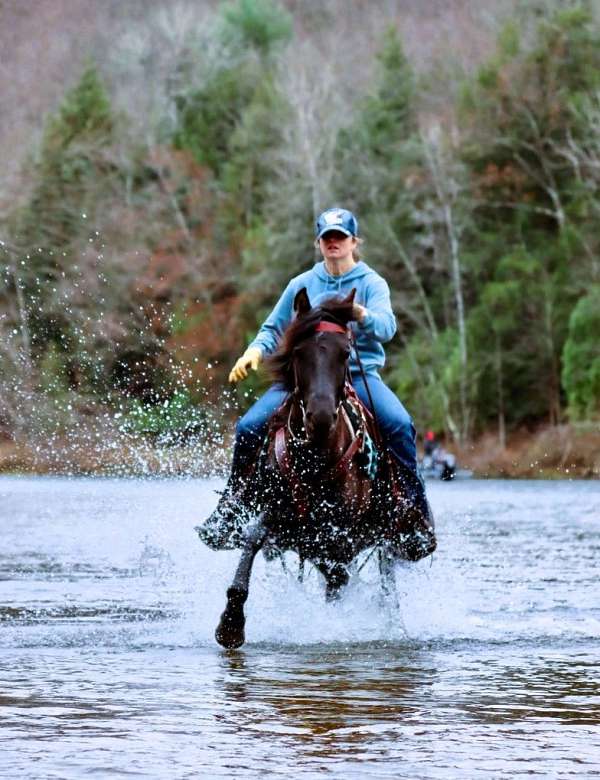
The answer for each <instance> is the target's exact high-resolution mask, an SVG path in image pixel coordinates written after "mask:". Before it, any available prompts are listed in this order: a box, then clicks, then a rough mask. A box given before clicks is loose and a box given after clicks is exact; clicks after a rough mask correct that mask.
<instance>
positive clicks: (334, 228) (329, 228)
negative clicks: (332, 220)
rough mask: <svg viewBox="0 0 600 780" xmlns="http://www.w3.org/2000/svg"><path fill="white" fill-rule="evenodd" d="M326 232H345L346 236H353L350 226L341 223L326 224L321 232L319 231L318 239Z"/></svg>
mask: <svg viewBox="0 0 600 780" xmlns="http://www.w3.org/2000/svg"><path fill="white" fill-rule="evenodd" d="M325 233H343V234H344V235H345V236H351V235H352V233H351V232H350V231H349V230H348V228H345V227H342V226H341V225H326V226H325V227H324V228H323V229H322V230H321V231H320V232H319V233H317V239H319V238H323V236H324V235H325Z"/></svg>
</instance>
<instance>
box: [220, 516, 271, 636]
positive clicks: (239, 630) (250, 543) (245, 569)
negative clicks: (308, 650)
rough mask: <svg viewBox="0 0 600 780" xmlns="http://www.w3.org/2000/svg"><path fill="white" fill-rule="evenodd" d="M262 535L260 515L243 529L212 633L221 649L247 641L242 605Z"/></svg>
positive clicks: (263, 533)
mask: <svg viewBox="0 0 600 780" xmlns="http://www.w3.org/2000/svg"><path fill="white" fill-rule="evenodd" d="M265 536H266V528H265V526H264V523H263V516H262V515H261V516H260V517H259V518H258V520H257V522H256V523H255V524H253V525H251V526H250V527H249V528H248V529H247V530H246V533H245V544H244V547H243V549H242V557H241V558H240V562H239V563H238V567H237V569H236V571H235V576H234V578H233V582H232V583H231V586H230V587H229V588H228V589H227V605H226V607H225V611H224V612H223V614H222V615H221V619H220V620H219V625H218V626H217V629H216V631H215V639H216V640H217V642H218V643H219V644H220V645H222V646H223V647H227V648H234V647H241V645H243V644H244V641H245V639H246V637H245V634H244V625H245V623H246V618H245V616H244V604H245V603H246V599H247V598H248V588H249V585H250V575H251V573H252V564H253V563H254V558H255V557H256V553H257V552H258V551H259V550H260V548H261V547H262V544H263V542H264V540H265Z"/></svg>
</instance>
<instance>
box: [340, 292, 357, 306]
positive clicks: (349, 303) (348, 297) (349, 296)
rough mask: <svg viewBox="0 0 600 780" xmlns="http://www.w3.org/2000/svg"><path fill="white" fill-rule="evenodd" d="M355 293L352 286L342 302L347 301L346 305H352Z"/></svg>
mask: <svg viewBox="0 0 600 780" xmlns="http://www.w3.org/2000/svg"><path fill="white" fill-rule="evenodd" d="M355 295H356V287H353V288H352V289H351V290H350V292H349V293H348V295H347V296H346V297H345V298H344V300H343V303H347V304H348V306H353V305H354V296H355Z"/></svg>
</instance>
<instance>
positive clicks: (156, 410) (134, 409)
mask: <svg viewBox="0 0 600 780" xmlns="http://www.w3.org/2000/svg"><path fill="white" fill-rule="evenodd" d="M205 425H206V414H205V412H204V411H203V410H202V409H201V408H199V407H198V406H197V404H195V403H194V402H193V401H192V398H191V396H190V393H189V392H188V391H185V390H177V391H176V392H175V393H174V394H173V395H172V396H171V398H168V399H166V400H164V401H163V402H162V403H157V404H147V403H142V402H141V401H139V400H134V401H133V403H132V404H131V408H130V409H129V411H128V413H127V414H126V416H125V417H124V418H123V420H122V426H121V427H122V429H123V430H124V431H125V432H127V433H130V434H133V435H138V434H142V435H145V436H151V437H153V438H156V439H159V440H160V441H161V442H163V443H175V442H177V441H182V440H184V439H186V438H188V437H189V436H191V435H193V434H194V433H198V432H200V431H201V430H202V429H203V427H204V426H205Z"/></svg>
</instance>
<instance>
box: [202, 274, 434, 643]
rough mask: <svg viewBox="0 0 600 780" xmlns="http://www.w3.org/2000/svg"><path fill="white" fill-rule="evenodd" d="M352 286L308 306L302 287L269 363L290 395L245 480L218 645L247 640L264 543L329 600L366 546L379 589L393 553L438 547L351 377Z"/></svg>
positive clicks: (407, 555)
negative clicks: (296, 563) (247, 612)
mask: <svg viewBox="0 0 600 780" xmlns="http://www.w3.org/2000/svg"><path fill="white" fill-rule="evenodd" d="M354 292H355V291H354V290H353V291H352V293H351V294H350V295H349V296H348V297H347V298H344V299H342V300H338V299H333V300H330V301H326V302H324V303H323V304H321V305H320V306H318V307H315V308H313V307H311V304H310V301H309V299H308V296H307V293H306V290H305V289H303V290H301V291H300V292H299V293H298V294H297V296H296V299H295V301H294V309H295V311H296V319H295V320H294V322H293V323H292V324H291V325H290V326H289V327H288V329H287V330H286V331H285V333H284V335H283V339H282V342H281V345H280V347H279V349H278V350H277V351H276V352H275V354H274V355H273V356H272V357H271V358H269V359H268V361H267V364H268V367H269V368H270V370H271V373H272V374H273V377H274V379H275V380H276V381H279V382H281V383H282V384H283V386H284V387H285V388H286V389H287V390H288V392H289V396H288V400H287V401H286V402H285V403H284V404H283V406H282V407H280V409H279V410H278V411H277V412H276V413H275V415H274V416H273V418H272V420H271V423H270V427H269V434H268V436H267V439H266V442H265V446H264V447H263V449H262V451H261V453H260V456H259V458H258V461H257V463H256V466H255V469H254V472H253V474H252V476H251V478H250V480H249V482H248V484H247V487H246V491H245V496H244V503H245V505H246V509H247V510H248V511H249V514H250V515H251V516H253V518H254V519H253V520H252V521H250V522H249V523H248V524H247V525H246V527H245V529H244V534H243V541H242V545H241V546H242V554H241V558H240V562H239V564H238V567H237V570H236V573H235V576H234V579H233V582H232V584H231V586H230V587H229V588H228V590H227V605H226V607H225V611H224V612H223V614H222V615H221V619H220V622H219V625H218V627H217V630H216V632H215V636H216V639H217V641H218V642H219V643H220V644H221V645H223V646H224V647H229V648H231V647H239V646H240V645H242V644H243V643H244V641H245V635H244V624H245V617H244V603H245V601H246V599H247V597H248V589H249V583H250V575H251V571H252V565H253V562H254V558H255V556H256V554H257V552H258V551H259V550H260V549H261V547H266V548H267V549H268V551H269V555H270V557H271V556H274V555H277V554H283V553H284V552H286V551H288V550H292V551H294V552H295V553H297V555H298V556H299V559H300V561H301V564H302V566H303V564H304V562H305V561H309V562H311V563H312V564H313V565H314V566H315V567H316V568H317V569H318V570H319V571H320V572H321V574H322V575H323V577H324V579H325V587H326V597H327V598H328V599H333V598H336V597H337V595H338V594H339V591H340V589H341V588H342V587H343V586H344V585H345V584H346V583H347V582H348V578H349V572H348V568H349V565H350V564H351V563H352V561H353V560H354V559H355V558H356V556H357V555H358V554H359V553H361V552H362V551H364V550H366V549H368V548H376V549H377V550H378V553H379V561H380V570H381V574H382V581H383V583H384V587H387V588H389V587H390V582H391V579H392V578H393V564H394V561H395V560H398V559H405V560H413V561H416V560H419V559H420V558H422V557H424V556H426V555H429V554H430V553H432V552H433V550H434V549H435V546H436V541H435V534H434V529H433V520H432V518H431V516H429V515H428V516H427V517H425V516H424V515H423V513H422V512H418V511H416V509H415V507H413V506H412V505H411V503H410V500H409V496H407V495H406V490H405V483H404V481H403V479H402V474H401V473H400V472H399V469H398V466H397V464H395V462H394V461H393V459H392V457H391V455H389V454H387V453H385V452H384V451H381V446H380V447H379V452H378V453H377V451H376V450H375V448H374V446H373V442H374V439H377V438H378V436H377V429H376V426H375V425H374V420H373V419H372V417H371V415H370V413H369V411H368V410H367V409H365V408H364V407H363V405H362V404H361V402H360V400H359V399H358V397H357V396H356V394H355V393H354V391H353V389H352V387H351V385H350V384H349V381H348V377H349V370H348V361H349V357H350V351H351V346H352V345H351V332H350V330H349V322H350V321H351V320H352V307H353V302H354Z"/></svg>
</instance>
